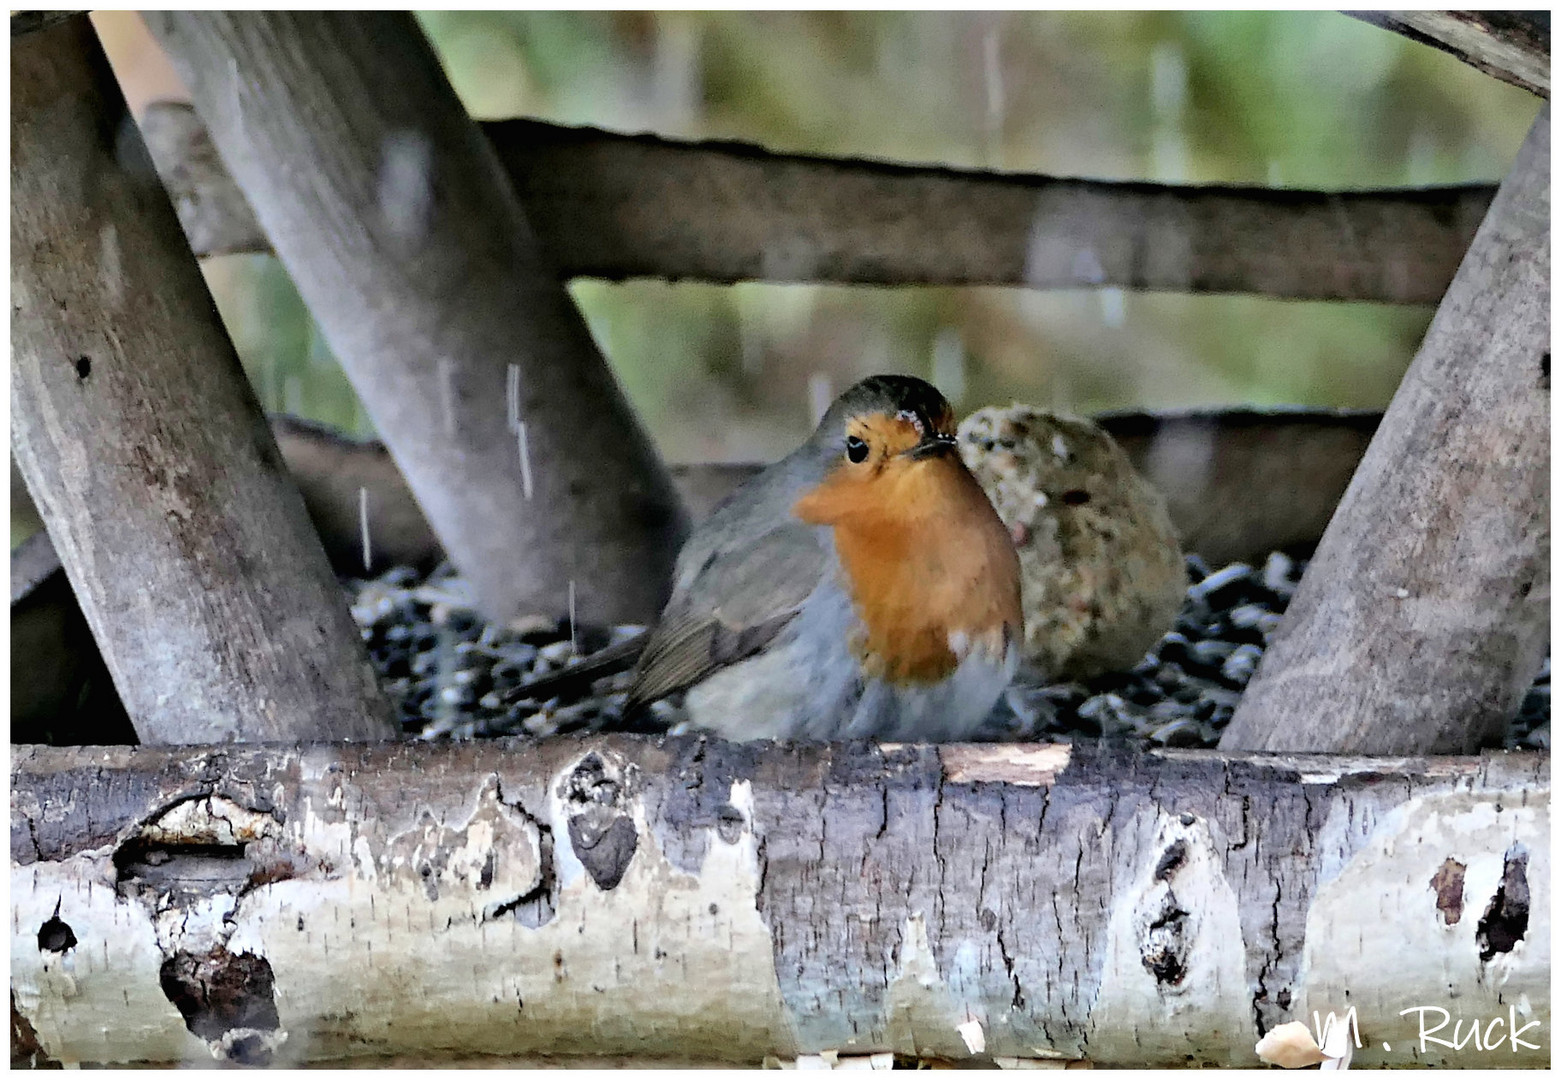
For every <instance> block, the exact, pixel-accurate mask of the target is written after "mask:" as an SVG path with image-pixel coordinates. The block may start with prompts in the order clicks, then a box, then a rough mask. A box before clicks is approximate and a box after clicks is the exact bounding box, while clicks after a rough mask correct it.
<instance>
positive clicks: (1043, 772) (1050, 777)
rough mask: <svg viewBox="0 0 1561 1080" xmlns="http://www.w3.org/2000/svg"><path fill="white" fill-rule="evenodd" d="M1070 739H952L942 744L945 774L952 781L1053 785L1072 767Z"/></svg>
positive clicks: (939, 748)
mask: <svg viewBox="0 0 1561 1080" xmlns="http://www.w3.org/2000/svg"><path fill="white" fill-rule="evenodd" d="M1071 754H1072V747H1071V746H1069V745H1068V744H1067V743H1056V744H1048V745H1040V746H1036V745H1030V744H1022V743H1007V744H990V745H983V744H981V743H950V744H948V745H946V746H940V747H938V757H939V759H940V760H941V761H942V762H943V776H944V779H946V780H947V781H948V782H949V783H951V784H976V783H1004V784H1019V785H1022V786H1025V787H1051V786H1052V784H1054V783H1056V781H1057V776H1058V774H1059V773H1061V772H1062V770H1064V769H1066V768H1067V767H1068V758H1069V756H1070V755H1071Z"/></svg>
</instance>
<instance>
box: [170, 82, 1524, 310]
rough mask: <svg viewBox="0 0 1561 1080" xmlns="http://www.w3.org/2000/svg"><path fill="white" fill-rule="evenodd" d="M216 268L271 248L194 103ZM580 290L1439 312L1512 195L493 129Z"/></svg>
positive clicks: (191, 203) (502, 125)
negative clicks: (1252, 297) (1132, 294)
mask: <svg viewBox="0 0 1561 1080" xmlns="http://www.w3.org/2000/svg"><path fill="white" fill-rule="evenodd" d="M142 125H143V127H144V129H145V131H146V136H147V141H148V143H149V144H150V146H151V147H152V156H153V159H154V160H155V161H156V162H157V166H158V171H159V172H160V173H161V174H162V177H163V180H164V182H165V183H166V184H167V185H168V189H169V191H170V193H171V194H172V195H173V197H174V202H175V204H176V205H177V206H178V208H179V215H180V220H181V221H182V222H183V223H184V227H185V231H186V233H187V234H188V236H189V238H190V243H191V246H192V247H193V248H194V249H195V251H196V252H197V254H201V255H217V254H226V253H231V252H239V251H250V252H253V251H266V250H269V247H270V245H269V242H268V241H267V239H266V235H265V233H264V232H263V231H262V230H261V228H260V225H259V224H258V223H257V222H256V220H255V217H254V215H253V213H252V212H250V210H249V209H248V207H247V205H246V204H245V202H244V199H243V196H242V194H240V192H239V190H238V187H237V186H236V185H235V184H234V183H233V181H232V179H231V178H230V177H229V175H228V174H227V172H226V170H225V169H224V167H223V165H222V161H221V160H220V159H219V158H218V156H217V155H216V153H215V152H213V150H212V148H211V142H210V139H209V137H208V136H207V134H206V132H205V130H204V128H202V126H201V124H200V121H199V119H198V118H197V117H196V116H195V115H194V114H193V112H192V111H191V110H190V109H189V108H188V107H187V106H181V105H173V104H160V105H154V106H152V108H150V109H149V110H148V111H147V114H146V116H145V117H144V118H143V119H142ZM482 128H483V131H484V133H485V134H486V135H487V137H488V140H489V141H490V142H491V143H492V144H493V147H494V149H495V151H496V152H497V153H498V155H499V160H500V161H501V162H502V163H503V165H504V167H505V169H506V171H507V172H508V174H509V177H510V180H511V182H512V183H513V184H514V185H515V190H516V192H517V194H519V196H520V199H521V202H522V203H523V204H524V206H525V207H526V213H527V216H528V218H529V220H530V221H531V223H532V226H533V228H535V229H536V233H537V240H538V242H539V244H540V245H541V247H542V248H543V250H544V251H546V252H547V254H548V256H549V258H550V260H551V262H552V265H554V266H555V267H556V268H557V270H558V272H559V273H560V274H562V275H563V276H564V277H600V278H608V279H614V280H616V279H621V278H629V277H661V278H671V279H686V280H691V281H714V282H733V281H804V282H806V281H832V282H843V283H859V284H881V285H906V284H923V285H931V284H937V285H1020V286H1025V287H1028V288H1035V289H1080V288H1096V287H1104V286H1112V287H1118V288H1130V289H1149V290H1161V291H1171V292H1245V293H1258V294H1262V295H1267V296H1281V297H1291V298H1296V299H1312V300H1379V301H1386V302H1389V303H1398V304H1434V303H1435V302H1436V301H1437V300H1438V299H1440V297H1441V295H1442V292H1443V291H1444V290H1445V289H1446V287H1447V283H1448V282H1449V281H1450V280H1452V276H1453V272H1454V270H1456V269H1457V266H1458V260H1459V259H1460V258H1462V256H1463V252H1464V251H1465V250H1466V249H1467V248H1468V246H1469V240H1470V239H1471V238H1472V237H1473V236H1474V230H1475V228H1476V227H1477V226H1478V224H1479V220H1480V216H1481V215H1482V214H1483V213H1484V212H1485V208H1486V207H1487V206H1488V205H1489V203H1490V199H1491V195H1492V194H1493V192H1494V190H1495V189H1494V187H1493V186H1491V185H1484V184H1475V185H1466V186H1461V187H1445V188H1428V189H1421V190H1390V191H1353V192H1324V191H1300V190H1283V191H1280V190H1269V189H1264V188H1241V187H1218V186H1207V187H1190V186H1181V187H1179V186H1176V185H1165V184H1148V183H1118V182H1107V181H1095V180H1070V179H1062V178H1058V177H1050V176H1029V175H1017V174H1001V173H991V172H978V171H974V170H958V169H944V168H929V167H916V166H905V165H893V164H889V163H886V162H878V161H863V160H844V159H828V158H817V157H804V156H799V155H786V154H774V153H770V152H768V151H766V150H763V149H761V148H759V147H756V146H752V145H747V144H742V143H730V142H704V143H687V142H676V141H673V140H669V139H661V138H657V137H654V136H649V135H635V136H630V135H619V134H614V133H611V132H606V131H596V130H593V129H589V128H566V127H559V126H557V125H553V124H545V123H540V122H537V121H530V120H509V121H503V122H499V123H487V124H484V125H482Z"/></svg>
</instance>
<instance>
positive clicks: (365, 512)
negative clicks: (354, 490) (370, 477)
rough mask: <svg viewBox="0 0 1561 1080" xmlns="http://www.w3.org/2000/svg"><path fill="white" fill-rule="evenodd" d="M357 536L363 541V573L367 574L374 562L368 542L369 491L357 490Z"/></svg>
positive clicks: (362, 488)
mask: <svg viewBox="0 0 1561 1080" xmlns="http://www.w3.org/2000/svg"><path fill="white" fill-rule="evenodd" d="M358 535H359V537H360V538H361V539H362V541H363V572H364V573H365V574H367V573H368V572H369V567H370V566H372V565H373V562H374V549H373V547H372V546H371V545H370V541H369V489H368V488H366V487H360V488H358Z"/></svg>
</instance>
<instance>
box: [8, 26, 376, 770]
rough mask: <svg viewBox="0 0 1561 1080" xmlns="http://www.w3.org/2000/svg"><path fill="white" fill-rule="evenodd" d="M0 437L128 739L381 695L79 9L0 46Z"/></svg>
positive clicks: (335, 725)
mask: <svg viewBox="0 0 1561 1080" xmlns="http://www.w3.org/2000/svg"><path fill="white" fill-rule="evenodd" d="M11 94H12V97H11V122H12V127H11V290H12V318H11V333H12V360H11V404H12V412H11V421H12V428H11V435H12V448H13V450H14V452H15V454H16V460H17V463H18V465H19V466H20V469H21V472H22V474H23V475H24V476H25V478H26V485H27V487H28V489H29V490H30V491H31V492H32V495H33V497H34V498H35V499H36V500H37V503H38V506H39V509H40V510H41V511H42V516H43V520H44V521H45V522H46V523H47V525H48V530H49V534H50V535H51V536H52V537H53V541H54V545H55V547H56V548H57V549H58V551H59V554H60V558H61V560H62V561H63V562H64V565H65V569H66V572H67V573H68V575H69V577H70V582H71V586H72V588H73V589H74V592H75V595H76V597H77V599H78V600H79V601H80V603H81V608H82V610H83V611H84V612H85V614H86V617H87V622H88V623H89V624H90V625H91V628H92V634H93V637H95V638H96V641H97V644H98V647H99V648H100V649H101V650H102V653H103V657H104V659H105V660H106V661H107V663H108V667H109V670H110V671H112V673H113V677H114V683H115V685H116V686H117V688H118V690H119V696H120V698H121V699H122V700H123V701H124V703H125V706H126V708H127V709H128V711H129V714H130V717H131V719H132V721H133V722H134V724H135V728H136V732H137V734H138V735H139V736H140V738H141V740H142V741H143V742H147V743H169V742H200V741H210V740H222V739H254V740H263V739H301V738H306V737H309V738H320V739H333V738H334V739H343V738H386V737H389V736H390V735H391V734H393V733H394V731H395V729H394V727H392V725H391V720H390V708H389V705H388V703H387V702H386V701H385V699H384V697H383V696H382V695H381V693H380V690H379V687H378V684H377V683H376V681H375V677H374V671H373V668H372V667H371V666H370V665H369V659H368V655H367V653H366V652H365V651H364V648H363V644H362V641H361V640H360V638H359V635H358V630H357V627H356V626H355V625H354V624H353V622H352V618H351V615H350V614H349V612H348V610H347V605H346V603H345V601H344V599H343V597H342V594H341V589H340V587H339V586H338V585H337V583H336V580H335V578H334V576H333V575H332V573H331V568H330V565H329V563H328V562H327V561H326V558H325V553H324V552H323V551H322V550H321V548H320V542H319V540H318V539H317V538H316V536H315V533H314V530H313V529H312V528H311V527H310V525H309V519H308V517H307V516H306V514H305V512H304V505H303V501H302V500H301V499H300V498H299V496H298V491H297V489H296V488H295V487H294V486H293V482H292V480H291V479H290V478H289V477H288V475H287V470H286V469H285V468H284V467H283V466H282V462H281V458H280V456H279V455H278V453H277V449H276V443H275V441H274V440H273V438H272V437H271V432H270V430H269V429H268V428H267V427H266V422H265V417H264V416H263V415H262V414H261V411H260V406H259V403H258V402H257V401H256V400H255V397H254V394H253V392H252V391H251V390H250V388H249V383H248V381H247V380H246V379H245V377H244V372H243V369H242V368H241V367H240V366H239V362H238V357H237V356H236V355H235V353H234V351H233V346H232V344H231V342H229V340H228V338H227V335H226V333H225V332H224V331H223V328H222V323H221V322H220V320H219V319H218V318H217V313H216V309H215V308H214V307H213V306H212V303H211V297H210V294H209V293H208V292H207V291H206V286H205V282H204V281H202V279H201V274H200V268H199V266H198V265H197V264H196V261H195V259H194V258H193V257H192V256H191V254H190V250H189V248H188V246H187V245H186V244H185V242H184V238H183V237H182V235H181V234H180V231H179V225H178V222H177V220H176V219H175V217H174V213H173V208H172V207H171V206H170V205H169V203H168V198H167V195H166V194H165V193H164V191H163V190H162V188H161V186H160V185H159V184H158V182H157V178H156V175H155V173H154V172H153V171H152V165H151V161H150V160H149V159H148V158H147V156H146V150H145V147H144V146H143V145H142V144H141V140H140V136H139V134H138V133H137V131H136V127H135V124H134V123H133V122H132V121H131V119H130V115H129V112H128V111H127V110H126V108H125V102H124V98H123V97H122V96H121V94H120V91H119V86H118V84H117V83H116V82H115V81H114V76H113V74H112V72H111V71H110V70H109V66H108V61H107V60H106V58H105V57H104V56H103V52H102V49H101V48H100V47H99V45H98V42H97V38H96V36H95V35H94V33H93V31H92V27H91V25H90V24H89V23H88V21H87V18H86V17H85V16H79V17H77V18H74V19H71V20H69V21H66V22H62V23H56V24H55V25H53V26H50V27H49V28H47V29H44V30H40V31H38V32H37V33H36V34H32V35H30V36H28V37H26V38H24V39H22V40H20V41H16V42H14V43H13V45H12V49H11Z"/></svg>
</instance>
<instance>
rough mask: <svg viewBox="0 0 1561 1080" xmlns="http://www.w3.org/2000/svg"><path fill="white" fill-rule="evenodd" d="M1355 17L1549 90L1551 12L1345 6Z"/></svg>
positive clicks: (1509, 79)
mask: <svg viewBox="0 0 1561 1080" xmlns="http://www.w3.org/2000/svg"><path fill="white" fill-rule="evenodd" d="M1345 14H1346V15H1353V16H1355V18H1357V19H1361V20H1363V21H1365V22H1369V23H1371V24H1372V25H1373V26H1380V27H1382V28H1383V29H1384V30H1391V31H1393V32H1394V33H1395V34H1402V35H1403V36H1404V37H1407V38H1408V39H1409V40H1411V41H1418V42H1419V43H1420V44H1422V45H1429V46H1431V47H1432V48H1434V49H1441V50H1442V51H1443V52H1445V53H1451V54H1452V55H1453V56H1456V57H1457V58H1458V59H1460V60H1462V61H1463V62H1464V63H1466V64H1468V65H1469V66H1470V67H1473V68H1476V69H1478V70H1480V71H1483V72H1485V74H1487V75H1491V76H1494V77H1495V78H1498V79H1500V80H1501V81H1502V82H1505V83H1511V84H1512V85H1513V86H1521V87H1522V88H1523V89H1525V90H1528V91H1530V92H1532V93H1535V94H1538V95H1539V96H1540V97H1543V98H1548V97H1549V96H1550V12H1548V11H1544V10H1540V11H1348V12H1345Z"/></svg>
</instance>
